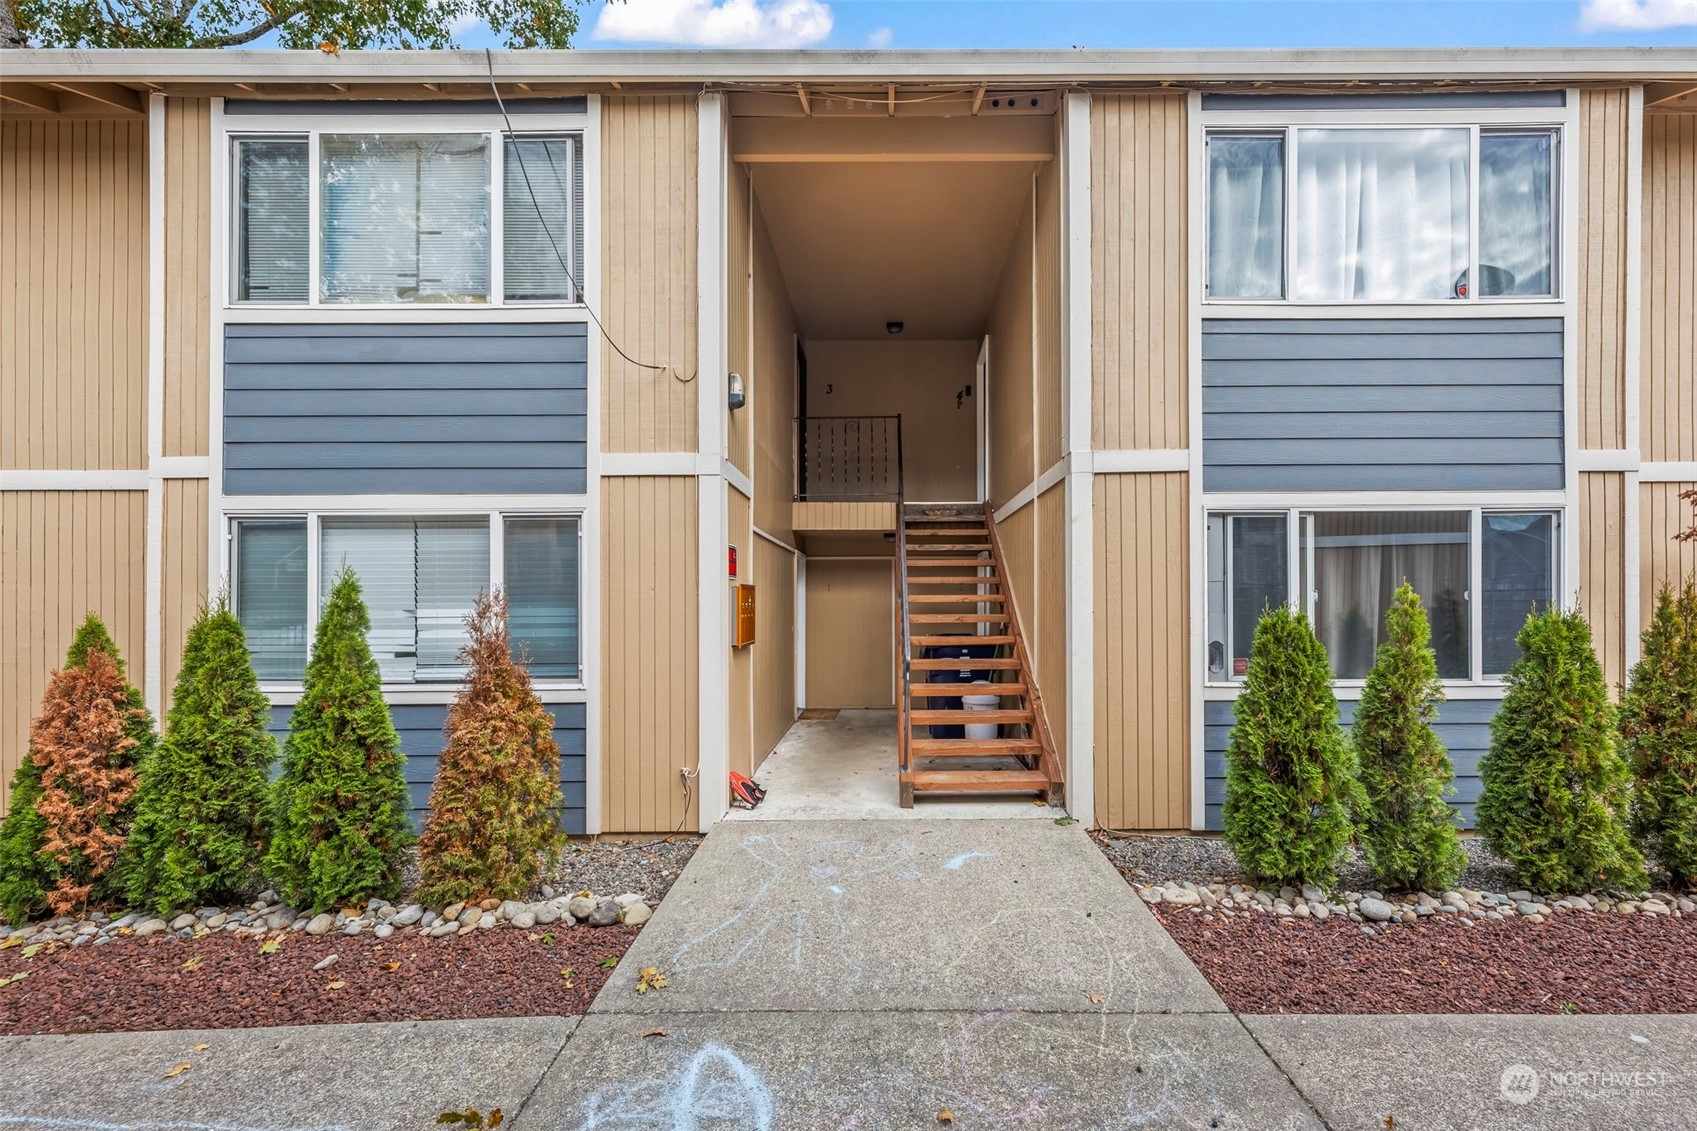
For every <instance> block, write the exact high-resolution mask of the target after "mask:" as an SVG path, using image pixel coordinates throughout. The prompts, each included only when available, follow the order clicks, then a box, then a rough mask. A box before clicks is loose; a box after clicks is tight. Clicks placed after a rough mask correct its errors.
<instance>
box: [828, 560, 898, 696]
mask: <svg viewBox="0 0 1697 1131" xmlns="http://www.w3.org/2000/svg"><path fill="white" fill-rule="evenodd" d="M893 566H894V563H893V562H892V561H891V559H889V558H813V559H810V560H809V561H808V563H807V705H808V706H809V707H893V706H895V696H894V692H895V634H896V619H895V618H896V613H895V600H896V599H895V590H894V585H893V577H894V572H893Z"/></svg>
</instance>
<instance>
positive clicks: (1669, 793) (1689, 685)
mask: <svg viewBox="0 0 1697 1131" xmlns="http://www.w3.org/2000/svg"><path fill="white" fill-rule="evenodd" d="M1620 732H1621V739H1622V753H1623V754H1624V755H1625V757H1626V761H1627V764H1628V765H1629V766H1631V767H1632V774H1633V778H1634V780H1635V782H1636V789H1635V790H1634V791H1633V801H1632V817H1633V821H1632V823H1633V831H1634V833H1635V835H1636V837H1637V840H1638V846H1639V847H1640V848H1641V849H1643V851H1644V854H1645V855H1646V856H1648V857H1650V858H1651V859H1652V860H1654V861H1655V862H1656V864H1657V866H1658V867H1659V869H1660V871H1661V872H1662V874H1663V875H1664V876H1665V877H1666V878H1667V880H1668V882H1669V883H1670V884H1671V885H1672V886H1673V888H1674V890H1676V891H1678V890H1686V889H1690V888H1694V887H1697V582H1692V581H1689V580H1688V581H1686V583H1685V586H1684V588H1683V589H1681V590H1680V591H1679V593H1678V594H1675V593H1674V592H1673V590H1672V589H1670V588H1669V587H1667V586H1665V585H1664V586H1663V587H1662V589H1661V591H1660V592H1659V593H1657V594H1656V615H1655V616H1654V617H1653V618H1652V619H1651V621H1650V623H1649V624H1648V625H1647V626H1646V627H1645V629H1644V636H1643V653H1642V658H1641V659H1640V660H1639V661H1638V662H1637V663H1636V664H1634V665H1633V667H1632V673H1631V678H1630V680H1629V682H1628V683H1627V686H1626V691H1625V693H1624V694H1623V695H1622V696H1621V703H1620Z"/></svg>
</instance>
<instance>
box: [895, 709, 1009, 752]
mask: <svg viewBox="0 0 1697 1131" xmlns="http://www.w3.org/2000/svg"><path fill="white" fill-rule="evenodd" d="M942 713H943V714H948V715H957V716H958V715H960V714H962V713H963V712H961V711H945V712H942ZM938 725H944V724H938ZM1038 749H1039V745H1038V742H1037V740H1036V739H1035V738H916V739H914V740H913V753H914V756H915V757H926V758H930V757H936V756H939V755H942V756H949V755H967V754H976V755H978V756H980V757H983V758H994V757H1000V756H1002V755H1013V754H1035V753H1037V751H1038Z"/></svg>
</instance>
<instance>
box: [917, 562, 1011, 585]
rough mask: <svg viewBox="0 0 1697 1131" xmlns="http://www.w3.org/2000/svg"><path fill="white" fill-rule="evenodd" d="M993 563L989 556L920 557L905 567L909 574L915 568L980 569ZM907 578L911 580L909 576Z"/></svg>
mask: <svg viewBox="0 0 1697 1131" xmlns="http://www.w3.org/2000/svg"><path fill="white" fill-rule="evenodd" d="M995 564H996V563H995V562H993V561H991V560H990V559H989V558H921V559H920V560H918V561H916V562H908V563H907V569H908V573H909V574H910V575H911V574H912V573H913V571H914V570H916V569H959V568H960V567H961V566H966V567H968V568H978V569H981V568H983V567H985V566H994V565H995ZM909 579H910V580H911V576H910V578H909Z"/></svg>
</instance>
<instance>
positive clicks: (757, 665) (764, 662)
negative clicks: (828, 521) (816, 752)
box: [753, 538, 796, 767]
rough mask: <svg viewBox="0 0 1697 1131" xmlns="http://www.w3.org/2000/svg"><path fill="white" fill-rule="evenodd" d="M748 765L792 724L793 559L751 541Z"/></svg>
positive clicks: (781, 550) (765, 543)
mask: <svg viewBox="0 0 1697 1131" xmlns="http://www.w3.org/2000/svg"><path fill="white" fill-rule="evenodd" d="M754 584H755V586H756V589H755V593H756V596H757V599H758V601H759V606H758V608H757V610H756V619H757V625H756V636H755V642H754V723H753V729H754V764H755V766H756V767H758V766H759V765H760V763H761V762H762V761H763V760H764V759H765V757H766V755H768V754H770V753H771V752H772V748H773V747H774V746H776V745H777V744H778V740H779V739H780V738H782V737H783V736H784V732H785V731H787V730H789V729H790V725H791V724H792V723H794V722H795V619H796V617H795V612H796V610H795V555H794V554H792V553H790V552H789V551H788V550H786V549H784V548H783V547H781V546H774V545H773V544H772V543H770V542H768V541H766V540H765V539H764V538H756V539H755V540H754Z"/></svg>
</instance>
